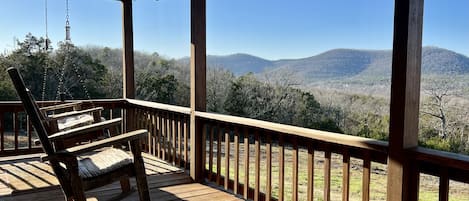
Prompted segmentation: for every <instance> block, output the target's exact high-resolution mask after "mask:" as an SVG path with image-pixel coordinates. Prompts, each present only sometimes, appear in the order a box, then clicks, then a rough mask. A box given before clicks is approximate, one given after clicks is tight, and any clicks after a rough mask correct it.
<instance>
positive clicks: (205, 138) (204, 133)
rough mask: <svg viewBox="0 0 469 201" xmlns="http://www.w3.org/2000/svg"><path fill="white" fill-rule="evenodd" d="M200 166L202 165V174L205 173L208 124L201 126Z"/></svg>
mask: <svg viewBox="0 0 469 201" xmlns="http://www.w3.org/2000/svg"><path fill="white" fill-rule="evenodd" d="M202 126H203V128H202V154H203V156H202V164H204V172H205V167H206V165H207V163H206V162H207V145H206V143H207V132H209V131H210V130H209V128H208V124H203V125H202Z"/></svg>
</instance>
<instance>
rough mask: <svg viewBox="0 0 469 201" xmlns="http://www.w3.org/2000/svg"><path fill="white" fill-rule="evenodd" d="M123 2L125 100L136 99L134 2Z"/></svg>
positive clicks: (126, 0)
mask: <svg viewBox="0 0 469 201" xmlns="http://www.w3.org/2000/svg"><path fill="white" fill-rule="evenodd" d="M121 1H122V38H123V40H124V41H123V42H124V47H123V67H122V76H123V77H122V81H123V85H122V86H123V90H122V92H123V98H135V81H134V39H133V37H134V36H133V23H132V0H121Z"/></svg>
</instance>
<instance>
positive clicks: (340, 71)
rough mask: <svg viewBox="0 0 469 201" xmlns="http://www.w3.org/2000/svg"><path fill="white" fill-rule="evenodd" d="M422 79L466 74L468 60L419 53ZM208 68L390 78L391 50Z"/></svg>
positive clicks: (237, 57) (218, 63)
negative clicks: (424, 77) (424, 76)
mask: <svg viewBox="0 0 469 201" xmlns="http://www.w3.org/2000/svg"><path fill="white" fill-rule="evenodd" d="M422 52H423V54H422V59H423V63H422V73H423V74H424V75H456V74H458V75H460V74H469V58H468V57H467V56H464V55H462V54H459V53H456V52H454V51H451V50H447V49H443V48H439V47H424V48H423V50H422ZM207 63H208V66H211V67H214V66H215V67H221V68H226V69H228V70H230V71H232V72H233V73H234V74H235V75H243V74H245V73H248V72H252V73H256V74H266V73H277V74H281V73H285V72H289V73H291V74H293V75H294V76H296V77H298V78H301V79H303V80H304V81H306V82H311V81H313V80H324V79H341V78H351V77H376V76H380V77H383V76H388V77H389V76H390V74H391V63H392V51H391V50H357V49H333V50H329V51H326V52H324V53H321V54H318V55H315V56H311V57H307V58H301V59H283V60H267V59H263V58H260V57H256V56H253V55H248V54H233V55H227V56H211V55H209V56H207Z"/></svg>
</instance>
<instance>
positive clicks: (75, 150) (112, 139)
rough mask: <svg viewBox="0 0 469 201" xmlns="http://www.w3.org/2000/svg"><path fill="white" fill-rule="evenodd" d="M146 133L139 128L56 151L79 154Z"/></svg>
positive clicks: (136, 137) (130, 139) (139, 136)
mask: <svg viewBox="0 0 469 201" xmlns="http://www.w3.org/2000/svg"><path fill="white" fill-rule="evenodd" d="M147 134H148V131H147V130H144V129H140V130H136V131H132V132H128V133H124V134H121V135H118V136H115V137H110V138H106V139H104V140H99V141H95V142H92V143H89V144H84V145H79V146H75V147H71V148H68V149H64V150H60V151H58V152H56V153H57V154H71V155H75V156H77V155H80V154H82V153H86V152H89V151H93V150H96V149H99V148H103V147H108V146H111V145H116V144H121V143H123V142H128V141H134V140H140V139H141V138H144V137H146V135H147Z"/></svg>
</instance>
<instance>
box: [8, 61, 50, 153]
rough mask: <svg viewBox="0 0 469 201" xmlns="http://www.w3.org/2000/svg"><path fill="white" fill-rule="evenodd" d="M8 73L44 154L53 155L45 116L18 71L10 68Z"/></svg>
mask: <svg viewBox="0 0 469 201" xmlns="http://www.w3.org/2000/svg"><path fill="white" fill-rule="evenodd" d="M7 71H8V74H9V75H10V78H11V80H12V81H13V85H14V86H15V89H16V92H17V93H18V95H19V97H20V99H21V102H23V106H24V109H25V111H26V113H27V114H28V115H29V117H30V118H31V122H32V124H33V126H34V128H35V129H36V132H37V135H38V137H39V140H40V141H41V144H42V148H43V149H44V152H46V154H47V155H51V154H53V153H54V152H55V151H54V148H53V147H52V144H51V142H50V141H49V138H48V133H47V130H46V128H45V126H44V124H43V123H44V122H45V121H44V116H43V115H42V113H41V112H40V110H39V107H38V106H37V104H36V102H35V101H34V98H33V96H32V94H31V91H29V89H28V88H26V85H25V84H24V81H23V78H22V77H21V75H20V73H19V71H18V69H16V68H13V67H11V68H8V70H7Z"/></svg>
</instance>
